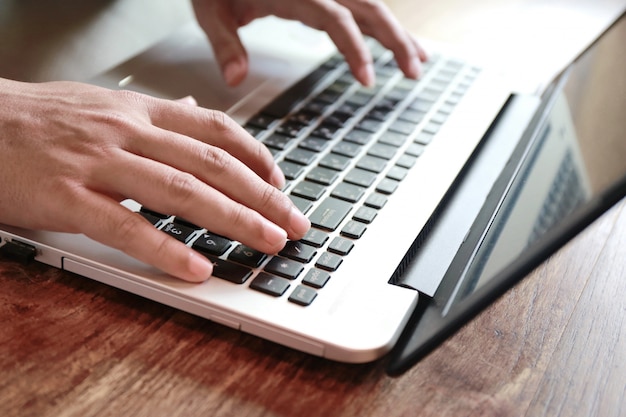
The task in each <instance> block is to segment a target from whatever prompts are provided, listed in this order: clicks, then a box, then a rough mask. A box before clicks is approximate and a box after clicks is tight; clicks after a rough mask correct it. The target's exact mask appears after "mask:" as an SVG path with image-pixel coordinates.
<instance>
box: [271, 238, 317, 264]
mask: <svg viewBox="0 0 626 417" xmlns="http://www.w3.org/2000/svg"><path fill="white" fill-rule="evenodd" d="M278 254H279V255H280V256H284V257H285V258H289V259H293V260H294V261H298V262H302V263H307V262H310V261H311V259H313V257H314V256H315V255H316V254H317V251H316V249H315V248H314V247H313V246H310V245H307V244H305V243H303V242H300V241H296V240H290V241H288V242H287V244H286V245H285V247H284V248H283V249H282V250H281V251H280V252H279V253H278Z"/></svg>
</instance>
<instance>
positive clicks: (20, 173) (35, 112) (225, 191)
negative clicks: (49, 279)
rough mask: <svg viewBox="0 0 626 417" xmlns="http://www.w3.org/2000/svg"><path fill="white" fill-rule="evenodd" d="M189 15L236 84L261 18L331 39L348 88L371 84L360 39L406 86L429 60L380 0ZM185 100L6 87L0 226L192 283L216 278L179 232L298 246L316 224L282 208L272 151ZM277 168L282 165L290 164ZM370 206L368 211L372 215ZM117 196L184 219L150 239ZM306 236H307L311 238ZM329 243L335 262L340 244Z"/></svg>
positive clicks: (248, 0)
mask: <svg viewBox="0 0 626 417" xmlns="http://www.w3.org/2000/svg"><path fill="white" fill-rule="evenodd" d="M193 4H194V8H195V11H196V15H197V17H198V20H199V22H200V24H201V26H202V27H203V28H204V30H205V31H206V33H207V35H208V37H209V39H210V41H211V43H212V44H213V46H214V50H215V53H216V56H217V58H218V61H219V63H220V65H221V68H222V70H223V73H224V77H225V79H226V81H227V82H228V83H229V84H230V85H236V84H238V83H239V82H241V81H242V80H243V78H244V77H245V76H246V73H247V65H248V63H247V58H246V53H245V50H244V47H243V45H242V44H241V42H240V40H239V38H238V36H237V28H239V27H240V26H242V25H245V24H247V23H249V22H250V21H251V20H253V19H255V18H258V17H262V16H266V15H276V16H279V17H283V18H287V19H294V20H300V21H302V22H303V23H305V24H307V25H309V26H312V27H314V28H317V29H320V30H324V31H326V32H328V34H329V35H330V38H331V39H332V40H333V41H334V42H335V44H336V45H337V47H338V49H339V51H340V52H341V53H342V54H343V55H344V56H345V58H346V61H347V63H348V65H349V68H350V70H351V71H352V73H353V74H354V77H355V78H356V80H358V82H360V83H362V84H365V85H372V84H374V77H375V75H374V74H375V72H374V67H373V64H372V62H373V61H372V57H371V52H370V49H369V48H368V47H367V46H366V44H365V42H364V40H363V34H365V35H369V36H372V37H373V38H375V39H377V40H378V41H379V42H380V44H382V45H383V46H384V47H386V48H388V49H389V50H391V51H392V52H393V54H394V57H395V59H396V61H397V65H398V68H400V70H401V71H402V72H403V73H404V75H406V76H407V77H409V78H416V77H417V76H418V75H419V71H420V61H423V60H425V59H426V57H425V54H424V52H423V50H422V49H421V48H420V47H419V45H418V44H417V42H416V41H415V40H414V39H413V38H412V37H411V36H410V35H409V34H408V33H407V32H406V31H405V30H404V29H403V28H401V27H400V25H399V23H398V22H397V20H396V19H395V18H394V17H393V16H392V15H391V13H390V12H389V10H388V9H387V8H386V6H385V5H384V4H383V3H381V2H379V1H377V0H336V1H335V0H298V1H295V2H294V1H286V0H194V1H193ZM355 97H356V96H355ZM189 102H191V104H192V105H190V103H189ZM193 102H194V101H193V99H186V100H181V101H179V102H175V101H169V100H162V99H157V98H153V97H149V96H146V95H143V94H139V93H134V92H129V91H111V90H106V89H103V88H99V87H95V86H90V85H87V84H82V83H75V82H49V83H41V84H31V83H23V82H16V81H11V80H5V79H2V78H0V155H1V156H0V223H4V224H8V225H13V226H18V227H23V228H28V229H36V230H52V231H61V232H69V233H83V234H85V235H87V236H89V237H91V238H92V239H94V240H97V241H99V242H101V243H104V244H106V245H109V246H111V247H113V248H117V249H119V250H122V251H124V252H126V253H127V254H129V255H130V256H133V257H135V258H137V259H139V260H141V261H144V262H146V263H149V264H151V265H154V266H156V267H157V268H160V269H161V270H163V271H165V272H167V273H169V274H171V275H173V276H176V277H179V278H181V279H185V280H188V281H194V282H198V281H203V280H205V279H207V278H208V277H209V276H210V275H211V274H212V273H213V272H214V271H215V269H216V268H217V269H219V268H220V267H219V266H217V265H214V263H213V262H212V261H210V260H209V259H207V257H205V256H203V255H200V254H199V253H198V252H196V251H195V250H194V249H192V248H191V247H190V246H189V245H186V244H185V243H187V242H185V241H183V240H181V239H180V238H179V237H180V236H178V235H177V233H182V232H181V230H182V228H183V227H185V226H182V225H180V224H183V223H184V224H187V222H188V223H189V224H192V225H198V226H199V228H200V229H203V230H210V231H211V234H208V233H207V234H205V235H203V237H206V239H205V240H206V242H204V243H207V242H208V243H212V244H214V243H215V242H217V241H218V240H220V239H222V238H221V237H220V236H221V235H225V236H227V237H228V238H230V239H233V240H236V241H238V242H240V243H241V244H242V245H246V246H248V247H249V248H251V249H253V250H256V251H260V252H262V253H264V254H276V253H277V252H279V251H281V249H283V248H284V247H285V244H286V242H287V240H288V239H291V240H299V239H301V238H303V236H305V234H306V233H307V231H309V228H310V226H311V223H310V221H309V219H308V218H307V217H306V216H305V215H304V214H302V212H301V210H300V209H299V208H297V207H296V204H295V203H294V201H293V200H295V201H299V200H298V197H297V195H298V194H297V193H296V192H295V191H294V193H292V194H293V195H292V196H291V198H289V197H288V196H286V195H284V194H283V193H282V192H281V191H280V189H281V188H282V187H283V185H284V184H285V176H284V174H283V172H282V170H281V167H279V165H278V164H277V163H276V162H275V160H274V157H273V155H272V153H270V151H269V150H268V148H267V147H266V145H267V144H268V143H265V144H264V143H262V142H260V141H259V140H257V139H255V138H253V137H252V136H251V135H250V134H249V133H248V132H247V131H246V130H245V129H244V128H242V127H240V126H239V125H237V124H236V123H235V122H234V121H233V120H231V119H230V118H229V117H228V116H226V115H225V114H223V113H221V112H218V111H213V110H208V109H203V108H199V107H197V106H195V105H193ZM313 104H315V103H312V105H313ZM282 107H285V106H282ZM340 114H341V112H337V115H340ZM333 120H335V119H333ZM336 120H340V119H336ZM325 133H326V134H330V135H332V132H330V131H328V132H326V131H325V130H324V129H320V131H319V134H320V135H322V136H324V134H325ZM326 139H328V138H326ZM268 140H269V139H268ZM350 140H353V141H358V139H356V138H352V139H350ZM320 141H321V139H315V140H314V138H312V139H310V140H309V142H306V143H305V144H306V145H307V146H309V147H315V146H318V145H319V146H322V145H324V144H323V143H321V142H320ZM344 148H345V149H344ZM353 148H354V146H352V147H350V146H344V147H343V148H341V149H339V150H342V152H344V153H345V152H348V151H350V150H351V149H353ZM302 149H303V150H302V151H301V152H300V154H299V156H298V155H297V152H296V151H293V152H292V153H291V154H290V157H291V158H292V159H294V160H296V161H298V162H300V161H301V159H302V158H304V157H306V156H307V154H310V153H311V152H312V151H310V150H307V149H305V148H302ZM342 158H344V157H343V156H339V157H333V156H332V155H330V156H328V157H326V158H325V159H324V163H325V164H326V165H327V166H330V167H331V168H333V169H334V168H337V165H339V164H341V163H342V162H343V159H342ZM364 163H365V162H364ZM283 165H284V166H285V167H287V163H286V162H283ZM366 168H367V167H366ZM329 172H330V171H328V170H323V169H318V170H317V171H315V174H316V177H315V178H316V180H317V181H326V182H329V181H330V182H332V178H330V177H328V175H327V174H328V173H329ZM351 175H352V174H351ZM310 177H311V178H313V174H311V176H310ZM352 177H354V178H352ZM352 177H348V179H349V180H350V179H351V178H352V179H351V181H353V182H356V183H358V184H361V183H362V182H364V181H367V180H369V178H367V177H363V175H361V176H356V174H353V175H352ZM315 185H316V186H317V184H315ZM301 188H302V190H301V193H304V195H305V197H304V198H308V197H309V195H308V194H307V193H310V192H312V191H315V190H316V189H317V188H319V187H317V188H315V189H313V190H311V189H310V187H309V188H307V187H305V186H303V187H301ZM354 188H355V187H354V186H352V185H347V186H344V187H343V188H341V189H338V190H336V191H335V194H336V195H335V197H337V198H339V199H354V198H356V197H354V194H355V193H354ZM337 198H333V199H332V200H328V202H326V203H325V204H326V205H328V206H329V207H330V209H332V210H333V212H336V213H337V214H341V213H343V215H342V216H341V217H345V212H346V210H345V207H344V206H345V204H344V203H343V202H342V201H339V200H337ZM372 198H373V197H371V196H370V197H369V198H368V202H370V204H373V205H375V203H374V202H373V200H372ZM125 199H132V200H136V201H137V202H139V203H140V204H142V205H143V206H144V207H149V208H150V209H151V210H154V213H155V214H156V215H158V214H159V213H168V214H169V215H172V216H174V217H176V219H178V220H180V222H178V223H176V225H174V223H172V224H169V225H168V226H167V227H164V228H163V230H160V229H158V228H155V227H154V223H153V224H151V223H150V222H149V221H146V220H145V219H146V218H147V219H149V220H150V218H149V216H152V214H149V213H145V212H144V213H143V217H144V218H142V216H141V215H139V214H137V213H133V212H132V211H130V210H128V209H127V208H125V207H124V206H122V205H120V204H119V202H120V201H122V200H125ZM303 201H304V200H303ZM336 201H338V203H337V202H336ZM331 203H333V204H331ZM346 204H347V203H346ZM324 207H326V206H325V205H324V206H322V208H324ZM365 214H367V213H365ZM335 217H339V216H335ZM335 217H333V218H331V219H328V218H326V217H323V218H322V220H323V221H322V220H320V221H321V223H323V224H321V225H320V226H322V227H329V225H328V222H329V221H330V220H333V221H334V220H335ZM313 218H314V219H316V218H317V217H316V216H313ZM157 222H158V220H157ZM177 225H178V226H177ZM197 229H198V228H197V227H196V228H192V229H191V230H197ZM353 229H354V228H352V229H351V230H353ZM164 231H165V232H166V233H163V232H164ZM357 232H358V230H355V231H353V233H357ZM213 233H214V234H215V235H213ZM313 237H314V234H310V236H309V241H310V240H311V239H313ZM197 240H198V242H199V243H198V245H201V244H203V241H202V239H197ZM333 245H334V246H333V247H335V249H334V250H335V251H337V250H339V248H342V247H344V246H345V245H342V244H341V242H339V243H334V244H333ZM307 249H308V248H307ZM294 250H295V252H297V253H296V254H294V253H292V252H293V251H294ZM342 250H343V249H342ZM285 251H286V252H285ZM283 252H285V255H284V256H291V257H295V258H298V259H297V261H298V262H301V261H302V260H301V259H299V258H300V257H301V256H302V253H303V252H302V249H301V248H300V247H295V248H293V247H291V248H290V247H289V245H288V246H287V247H286V249H283ZM250 253H252V252H250ZM304 253H308V252H306V251H305V252H304ZM290 254H291V255H290ZM296 255H297V256H296ZM320 259H321V260H320V261H318V262H317V264H319V265H320V268H322V269H333V268H336V265H338V264H339V263H340V260H339V258H338V255H335V254H331V253H326V252H325V253H324V254H323V255H322V257H321V258H320ZM307 260H308V259H307ZM275 263H276V262H275ZM268 265H271V266H273V267H274V269H273V270H272V271H273V273H275V274H283V275H286V274H288V273H289V274H291V273H292V272H291V269H289V268H286V266H287V267H289V266H290V265H291V264H289V263H286V262H285V263H277V265H273V263H271V262H270V263H269V264H268ZM216 274H217V272H216ZM307 277H308V278H307V280H308V282H313V283H317V284H316V285H322V284H319V282H323V281H324V280H326V279H327V277H325V276H323V275H320V272H319V271H317V272H315V273H313V274H310V273H307ZM270 282H274V281H272V280H270ZM300 293H301V294H304V293H302V292H300ZM300 293H299V294H300ZM305 295H306V294H305Z"/></svg>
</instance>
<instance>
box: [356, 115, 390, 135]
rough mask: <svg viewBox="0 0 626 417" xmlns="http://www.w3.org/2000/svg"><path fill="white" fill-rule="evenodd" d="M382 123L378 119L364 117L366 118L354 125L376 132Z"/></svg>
mask: <svg viewBox="0 0 626 417" xmlns="http://www.w3.org/2000/svg"><path fill="white" fill-rule="evenodd" d="M382 125H383V122H381V121H379V120H374V119H367V118H366V119H363V120H361V121H360V122H359V123H358V124H357V125H356V126H357V127H358V128H359V129H361V130H365V131H367V132H372V133H376V132H378V131H379V130H380V129H381V127H382Z"/></svg>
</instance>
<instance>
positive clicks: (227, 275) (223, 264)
mask: <svg viewBox="0 0 626 417" xmlns="http://www.w3.org/2000/svg"><path fill="white" fill-rule="evenodd" d="M206 257H207V258H208V259H209V260H210V261H211V263H212V264H213V274H212V276H214V277H217V278H221V279H225V280H226V281H230V282H234V283H235V284H243V283H244V282H246V281H247V280H248V278H250V276H252V270H251V269H250V268H246V267H245V266H242V265H237V264H234V263H232V262H228V261H224V260H223V259H220V258H216V257H214V256H208V255H207V256H206Z"/></svg>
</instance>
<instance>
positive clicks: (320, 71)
mask: <svg viewBox="0 0 626 417" xmlns="http://www.w3.org/2000/svg"><path fill="white" fill-rule="evenodd" d="M327 73H328V69H327V68H325V67H324V66H320V67H319V68H317V69H315V70H314V71H313V72H311V73H310V74H309V75H307V76H306V77H305V78H303V79H302V80H300V81H298V82H297V83H296V84H294V85H293V86H292V87H290V88H289V89H288V90H287V91H285V92H284V93H282V94H281V95H280V96H278V97H277V98H276V99H274V101H272V102H271V103H270V104H269V105H267V106H266V107H265V108H264V109H263V114H266V115H269V116H274V117H276V118H283V117H285V116H286V115H287V114H289V113H290V112H291V111H292V110H293V109H294V108H295V107H296V106H297V105H298V104H300V102H301V101H302V100H303V98H306V97H308V96H309V94H310V93H311V92H313V90H314V89H315V87H316V86H317V85H318V83H319V81H320V80H322V79H323V78H324V76H325V75H326V74H327Z"/></svg>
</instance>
